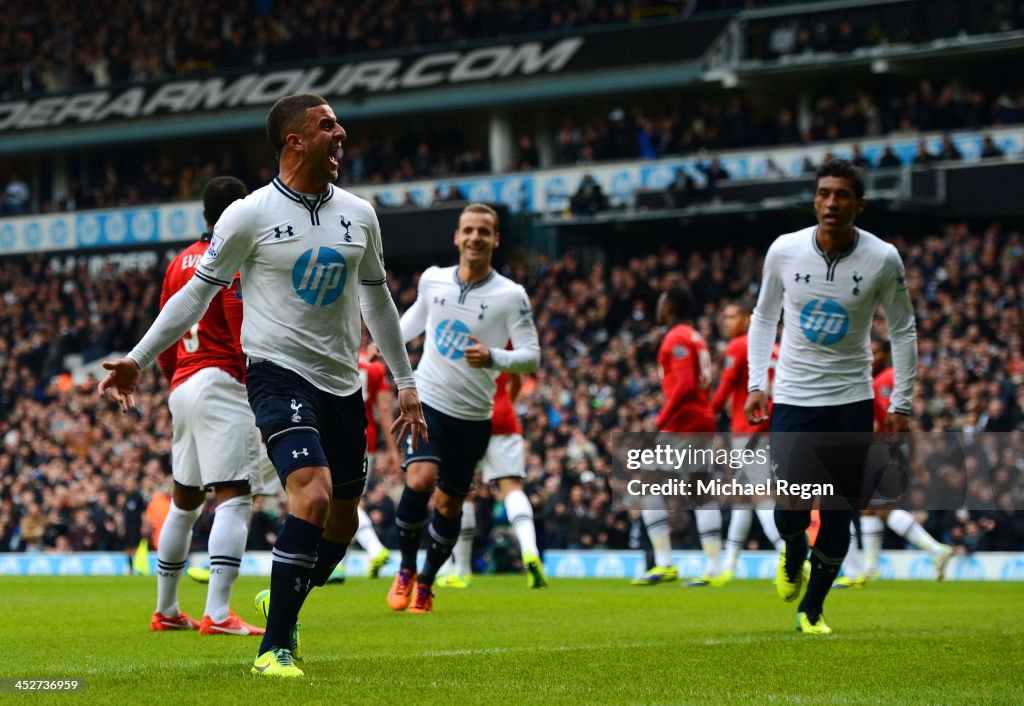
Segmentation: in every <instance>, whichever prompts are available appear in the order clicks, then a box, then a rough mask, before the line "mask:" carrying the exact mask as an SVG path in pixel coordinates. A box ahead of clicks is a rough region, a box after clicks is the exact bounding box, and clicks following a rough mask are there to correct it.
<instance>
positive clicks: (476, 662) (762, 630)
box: [0, 576, 1024, 705]
mask: <svg viewBox="0 0 1024 706" xmlns="http://www.w3.org/2000/svg"><path fill="white" fill-rule="evenodd" d="M266 585H267V579H258V578H242V579H240V580H239V582H238V584H237V586H236V588H235V599H236V600H235V604H236V607H237V610H238V612H239V613H240V614H241V615H242V616H243V618H245V619H247V620H249V621H252V622H256V621H257V617H256V611H255V608H253V606H252V597H253V596H254V595H255V594H256V593H257V591H258V590H260V589H261V588H264V587H266ZM387 588H388V581H387V580H386V579H380V580H377V581H370V580H367V579H361V578H352V579H349V581H348V582H347V583H345V584H344V585H341V586H327V587H325V588H322V589H318V590H316V591H315V592H314V593H313V594H312V596H311V597H310V599H309V601H308V602H307V604H306V607H305V608H304V610H303V615H302V619H303V623H304V627H303V629H302V640H303V650H304V652H305V655H306V659H305V661H304V662H303V663H302V665H301V666H302V668H303V669H304V670H305V672H306V678H305V679H302V680H295V681H294V682H293V681H287V682H281V681H271V680H267V679H260V678H258V677H254V676H251V675H250V674H249V668H250V666H251V664H252V660H253V659H254V657H255V652H256V649H257V647H258V638H255V637H249V638H237V637H227V636H223V637H220V636H218V637H202V638H201V637H199V635H198V634H197V633H150V632H148V625H149V617H150V615H151V613H152V611H153V603H154V601H155V594H156V582H155V579H153V578H146V577H110V578H80V577H38V578H37V577H32V578H8V577H4V578H0V596H2V597H3V606H4V619H3V620H2V621H0V644H2V645H3V647H4V655H5V659H4V660H3V661H2V663H0V676H2V677H23V678H58V677H60V678H78V679H84V680H85V682H86V691H85V692H84V693H78V694H54V695H44V694H38V693H37V694H34V695H32V696H28V697H14V698H18V700H19V701H25V702H26V703H27V702H28V701H29V700H31V701H32V702H39V701H42V702H51V701H60V702H66V701H78V702H80V703H83V704H84V703H89V704H93V703H117V704H131V703H140V702H145V703H161V704H162V703H195V704H204V705H205V704H218V703H231V704H247V703H255V704H273V703H288V704H291V703H296V704H298V703H332V704H340V703H345V704H349V703H360V704H362V703H367V704H397V703H410V704H421V703H450V704H490V703H501V704H505V703H515V704H527V703H529V704H557V703H572V704H577V705H583V704H641V703H642V704H677V703H687V702H705V703H706V702H713V703H751V704H762V703H768V702H771V703H901V704H902V703H929V704H932V703H957V704H959V703H979V704H991V703H1016V704H1020V703H1024V680H1022V678H1021V668H1022V665H1024V587H1022V586H1021V584H1019V583H959V582H949V583H943V584H932V583H924V582H879V583H875V584H872V585H870V586H869V587H868V588H866V589H864V590H855V591H846V592H843V593H839V592H834V593H833V594H832V595H831V596H830V597H829V601H828V604H827V606H826V607H827V610H826V615H827V617H828V619H829V622H830V624H831V625H832V627H833V629H834V630H835V631H836V634H834V635H832V636H830V637H817V636H815V637H812V636H805V635H801V634H799V633H797V632H796V631H795V629H794V615H795V606H794V605H792V604H784V603H782V602H781V601H780V600H779V599H778V598H777V597H776V595H775V589H774V587H773V586H772V585H771V584H770V583H769V582H767V581H738V582H736V583H734V584H733V585H731V586H729V587H727V588H724V589H714V588H703V589H685V588H682V587H681V586H680V584H679V583H673V584H668V585H662V586H653V587H634V586H631V585H629V583H628V581H625V580H561V581H558V580H556V581H553V582H552V587H551V588H550V589H548V590H545V591H530V590H528V589H527V588H526V586H525V579H524V578H523V577H521V576H514V577H478V578H477V579H476V581H475V583H474V585H473V586H472V587H471V588H470V589H468V590H456V589H438V591H437V598H436V599H435V612H434V613H433V614H432V615H408V614H401V613H393V612H392V611H391V610H389V609H388V607H387V605H386V604H385V602H384V596H385V593H386V592H387ZM204 590H205V587H204V586H200V585H199V584H196V583H193V582H191V581H189V580H188V579H184V580H183V581H182V590H181V599H182V600H181V603H182V607H183V608H184V609H185V610H186V611H188V612H190V613H191V614H192V615H193V616H194V617H196V618H198V617H201V614H202V609H203V604H204V600H205V593H204ZM10 698H12V697H10V695H0V700H4V699H10Z"/></svg>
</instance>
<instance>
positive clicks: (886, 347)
mask: <svg viewBox="0 0 1024 706" xmlns="http://www.w3.org/2000/svg"><path fill="white" fill-rule="evenodd" d="M871 342H872V343H874V344H876V345H878V347H879V348H881V349H882V353H885V354H886V355H889V354H890V353H892V343H890V342H889V339H888V338H882V337H881V336H877V335H876V336H872V337H871Z"/></svg>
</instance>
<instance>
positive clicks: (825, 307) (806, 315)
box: [800, 299, 850, 346]
mask: <svg viewBox="0 0 1024 706" xmlns="http://www.w3.org/2000/svg"><path fill="white" fill-rule="evenodd" d="M800 329H801V330H802V331H803V332H804V336H805V337H806V338H807V340H808V341H810V342H811V343H817V344H819V345H822V346H831V345H834V344H836V343H839V342H840V341H841V340H843V337H844V336H846V332H847V331H848V330H849V329H850V315H849V314H847V313H846V309H844V308H843V307H842V306H841V305H840V304H839V302H837V301H834V300H832V299H812V300H811V301H809V302H807V304H806V305H805V306H804V308H803V311H801V312H800Z"/></svg>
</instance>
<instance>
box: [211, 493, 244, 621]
mask: <svg viewBox="0 0 1024 706" xmlns="http://www.w3.org/2000/svg"><path fill="white" fill-rule="evenodd" d="M251 520H252V496H251V495H239V496H238V497H234V498H229V499H227V500H225V501H224V502H222V503H221V504H220V505H218V506H217V510H216V511H215V512H214V514H213V527H211V528H210V542H209V548H210V587H209V589H208V590H207V591H206V612H205V615H209V616H210V618H211V619H212V620H213V622H215V623H220V622H223V621H225V620H227V619H228V613H230V612H231V587H232V586H234V585H235V579H237V578H238V568H239V567H240V566H241V565H242V555H243V554H244V553H245V540H246V539H247V538H248V537H249V522H250V521H251Z"/></svg>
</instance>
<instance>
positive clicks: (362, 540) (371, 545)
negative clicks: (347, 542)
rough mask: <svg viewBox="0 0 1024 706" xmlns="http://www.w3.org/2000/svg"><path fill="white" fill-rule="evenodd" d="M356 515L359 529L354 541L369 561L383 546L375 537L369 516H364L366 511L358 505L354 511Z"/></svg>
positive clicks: (375, 532)
mask: <svg viewBox="0 0 1024 706" xmlns="http://www.w3.org/2000/svg"><path fill="white" fill-rule="evenodd" d="M356 515H358V516H359V527H358V529H356V541H357V542H359V546H360V547H362V548H363V551H364V552H366V553H367V554H368V555H369V557H370V559H373V558H374V557H376V556H377V555H378V554H380V552H381V550H382V549H383V548H384V545H383V544H381V543H380V539H379V538H378V537H377V531H376V530H374V529H373V521H372V520H371V519H370V516H369V515H367V514H366V510H364V509H363V506H362V505H360V506H359V507H358V508H357V509H356Z"/></svg>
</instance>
